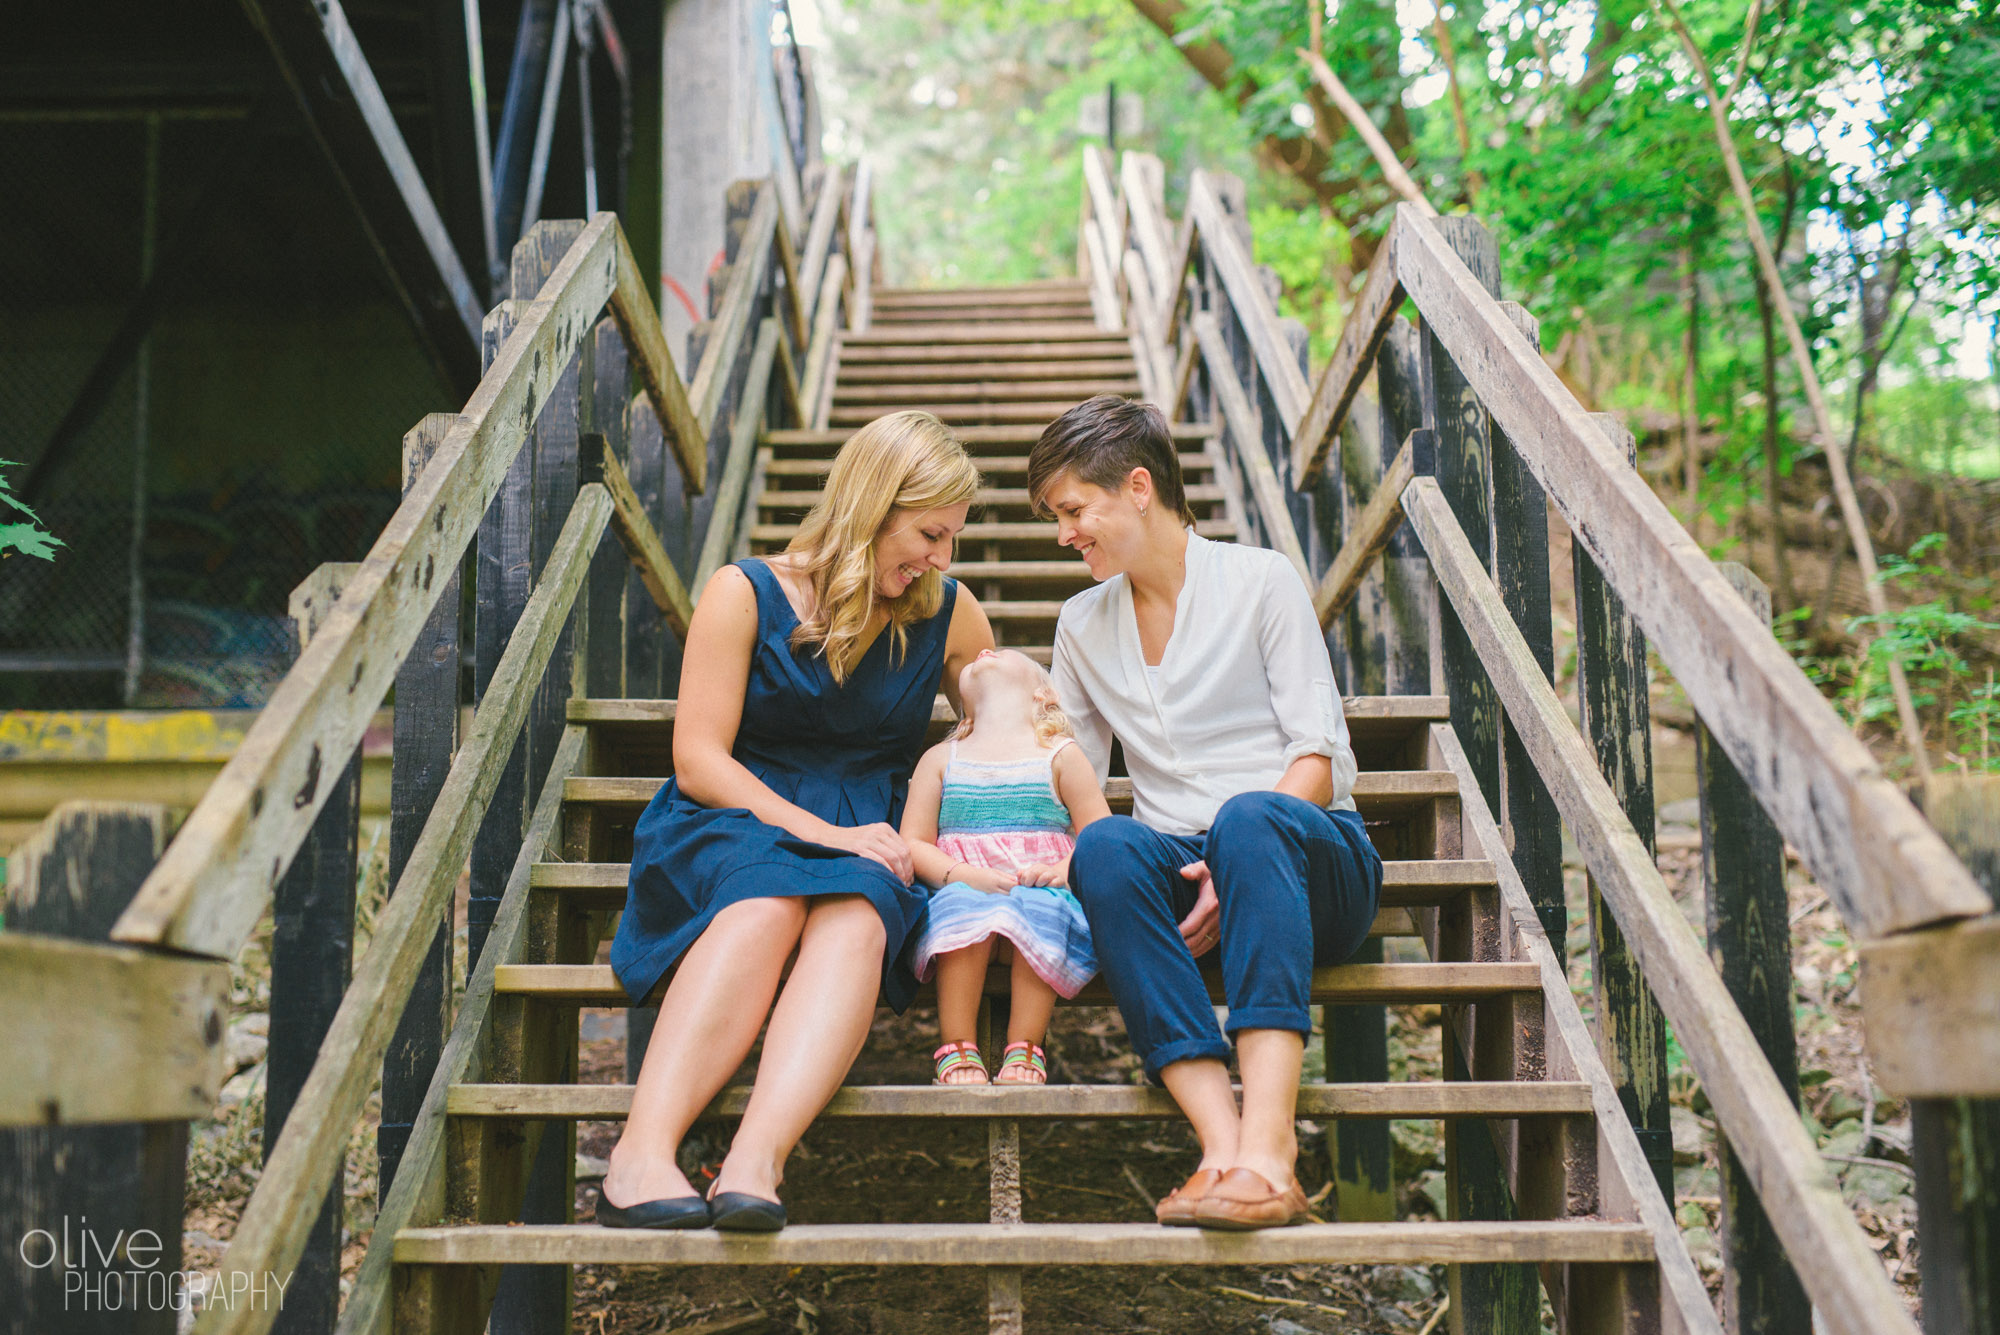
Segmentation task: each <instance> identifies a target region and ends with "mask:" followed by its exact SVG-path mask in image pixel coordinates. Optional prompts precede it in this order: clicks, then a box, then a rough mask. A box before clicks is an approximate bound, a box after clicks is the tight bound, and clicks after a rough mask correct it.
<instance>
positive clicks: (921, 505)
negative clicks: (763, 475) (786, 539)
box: [785, 411, 979, 683]
mask: <svg viewBox="0 0 2000 1335" xmlns="http://www.w3.org/2000/svg"><path fill="white" fill-rule="evenodd" d="M978 491H979V470H978V468H976V467H974V465H973V462H972V456H970V455H969V454H967V453H966V452H965V446H964V445H963V444H961V443H960V442H959V439H958V437H957V436H954V435H953V434H952V433H951V429H950V428H949V427H947V426H945V424H944V423H943V422H941V421H939V420H938V419H937V418H936V417H934V416H932V415H931V414H930V413H926V412H915V411H909V412H898V413H888V414H886V415H884V416H881V417H878V418H876V419H875V420H874V421H872V422H870V423H869V424H868V425H866V426H864V427H862V428H861V429H860V430H859V431H857V432H855V433H854V434H853V435H852V436H850V437H849V438H848V441H847V443H846V444H845V445H843V446H841V447H840V453H839V454H837V455H835V456H834V459H833V467H832V469H831V470H830V471H829V472H828V473H827V476H826V488H825V490H823V491H822V492H820V496H819V500H818V501H816V502H814V504H813V508H812V510H811V512H810V513H808V514H807V515H806V517H805V522H804V523H802V524H800V525H799V531H798V533H797V535H796V536H794V537H793V539H792V540H791V542H790V543H789V544H788V545H787V546H786V548H785V552H786V554H787V555H789V556H793V557H796V558H797V561H798V564H797V567H796V568H797V569H798V571H799V572H800V573H801V574H803V575H804V576H805V577H806V580H807V582H808V583H810V584H811V585H812V591H813V599H812V614H811V615H810V616H808V617H807V618H805V619H804V620H803V621H801V622H800V623H799V628H798V629H797V630H795V631H793V632H792V639H791V643H792V648H793V649H794V650H795V651H798V652H808V651H809V652H814V653H819V654H822V655H824V656H825V658H826V665H827V669H828V670H829V671H830V672H832V674H833V679H834V681H835V682H836V683H845V682H846V680H847V677H848V674H849V673H850V672H852V671H853V670H854V668H855V665H856V664H858V663H859V662H860V661H861V655H862V653H863V651H864V650H865V649H866V647H867V646H866V645H865V644H864V643H863V640H862V637H863V635H865V634H866V633H867V630H868V623H869V621H870V619H871V618H873V617H874V615H875V612H876V609H877V607H878V606H880V605H883V604H886V606H887V608H888V612H889V625H888V633H889V634H890V636H891V637H892V639H891V645H892V647H893V649H894V650H895V652H896V653H898V654H901V653H904V652H907V651H908V648H909V629H908V628H909V626H910V625H911V624H912V623H913V622H918V621H922V620H923V619H925V618H926V617H930V616H935V615H936V614H937V610H938V608H939V607H941V606H942V605H943V603H944V576H943V575H941V574H939V573H938V572H937V571H935V570H929V569H926V570H925V571H924V573H923V574H922V575H920V576H918V577H917V579H916V580H915V581H914V582H913V583H912V584H911V585H910V587H909V588H907V589H905V590H903V592H902V593H900V594H898V595H897V596H896V597H894V598H890V599H884V598H883V597H882V595H881V594H879V593H877V592H876V590H875V539H876V537H877V535H879V534H880V533H881V531H882V526H883V525H884V524H885V523H887V522H888V519H889V516H890V514H891V513H892V512H894V511H896V510H898V509H901V510H911V511H922V510H937V509H941V508H943V507H945V506H948V505H961V504H965V503H967V502H969V501H971V500H972V499H973V498H974V496H975V495H977V493H978Z"/></svg>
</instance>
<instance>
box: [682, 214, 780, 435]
mask: <svg viewBox="0 0 2000 1335" xmlns="http://www.w3.org/2000/svg"><path fill="white" fill-rule="evenodd" d="M777 230H778V194H777V191H776V190H774V189H773V188H772V187H771V185H770V184H769V183H768V182H766V183H765V184H764V185H763V186H761V187H759V189H758V191H757V202H756V203H755V204H754V205H752V206H751V209H750V220H749V222H748V224H747V225H746V226H745V227H744V229H743V239H742V241H741V242H740V243H739V244H738V246H737V249H736V264H735V266H734V267H733V268H731V270H730V272H729V286H728V287H726V288H724V289H723V293H722V305H721V306H720V307H719V308H718V309H717V310H716V313H715V320H714V323H713V326H712V328H711V330H710V332H709V336H708V342H707V344H706V345H704V346H703V348H702V351H701V361H700V362H699V363H698V364H697V366H696V368H695V373H694V383H693V384H692V385H691V386H689V387H688V398H689V399H690V400H692V401H693V403H694V415H695V420H696V421H698V422H699V423H700V424H701V429H702V439H703V440H704V441H706V440H707V439H708V438H709V437H710V436H712V435H713V434H714V433H715V424H716V420H717V416H718V414H720V412H721V411H722V404H723V401H724V400H725V399H726V398H727V397H728V391H729V381H730V377H731V376H732V375H733V374H734V373H735V370H736V359H737V356H738V354H739V353H741V352H742V350H743V340H744V338H745V337H746V336H747V335H748V331H749V328H750V308H751V307H752V306H753V305H755V304H756V301H757V294H758V293H759V292H760V291H761V290H762V289H763V286H764V274H765V272H766V271H767V270H768V269H769V268H770V264H771V247H772V244H773V239H774V238H775V237H776V235H777Z"/></svg>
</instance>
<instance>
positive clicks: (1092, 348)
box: [840, 330, 1132, 375]
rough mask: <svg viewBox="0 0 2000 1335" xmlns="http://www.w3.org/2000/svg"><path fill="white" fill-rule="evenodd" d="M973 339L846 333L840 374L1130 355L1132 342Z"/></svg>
mask: <svg viewBox="0 0 2000 1335" xmlns="http://www.w3.org/2000/svg"><path fill="white" fill-rule="evenodd" d="M971 332H972V333H973V334H974V335H975V336H976V341H964V340H942V339H932V340H929V341H927V342H925V343H922V344H903V343H881V344H876V343H855V342H849V341H846V340H851V339H855V338H858V337H860V335H855V334H849V335H847V336H846V338H845V339H844V340H843V341H842V343H841V348H840V374H841V375H845V374H847V368H848V367H850V366H875V365H897V364H900V365H905V366H923V365H936V364H939V363H953V362H967V361H1023V362H1037V361H1059V360H1069V359H1075V358H1093V357H1120V356H1123V357H1130V356H1131V355H1132V344H1131V343H1130V342H1129V341H1128V340H1127V338H1126V336H1125V335H1123V334H1101V333H1098V332H1096V331H1094V330H1093V331H1092V332H1091V333H1089V334H1087V335H1080V336H1078V337H1074V338H1067V337H1066V338H1048V339H1030V340H1027V341H1026V342H1019V343H1014V342H1002V341H999V340H998V339H997V338H995V337H994V336H993V335H991V334H990V333H988V332H986V331H971Z"/></svg>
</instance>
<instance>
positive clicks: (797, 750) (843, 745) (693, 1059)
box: [597, 412, 993, 1231]
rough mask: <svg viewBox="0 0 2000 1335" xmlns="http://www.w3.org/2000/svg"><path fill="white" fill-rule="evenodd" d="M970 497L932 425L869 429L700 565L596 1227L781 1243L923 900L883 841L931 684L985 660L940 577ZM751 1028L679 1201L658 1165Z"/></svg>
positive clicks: (895, 998) (892, 990)
mask: <svg viewBox="0 0 2000 1335" xmlns="http://www.w3.org/2000/svg"><path fill="white" fill-rule="evenodd" d="M978 488H979V473H978V470H977V469H976V468H975V467H974V466H973V463H972V460H971V458H970V457H969V456H968V455H967V454H966V452H965V447H964V446H963V445H961V444H960V443H959V442H958V440H957V439H956V438H955V437H954V436H953V435H952V434H951V432H950V431H949V430H948V429H947V428H946V427H945V425H944V424H943V423H942V422H940V421H939V420H938V419H937V418H936V417H934V416H932V415H931V414H929V413H923V412H899V413H891V414H889V415H887V416H885V417H881V418H878V419H876V420H875V421H873V422H871V423H869V424H868V425H867V426H865V427H863V428H861V430H859V431H858V432H856V433H855V434H854V436H853V438H852V439H850V440H849V441H848V442H847V444H846V445H844V446H842V447H841V450H840V453H839V455H838V456H836V458H835V459H834V462H833V467H832V469H831V471H830V472H829V473H828V475H827V481H826V488H825V491H824V492H823V493H822V494H821V496H820V498H819V500H818V502H817V503H816V504H815V505H814V506H813V509H812V512H811V513H810V514H809V515H808V516H807V517H806V520H805V523H804V524H803V525H802V526H801V527H800V529H799V532H798V535H797V536H796V537H794V538H793V539H792V542H791V544H790V545H789V546H788V547H787V548H786V550H785V552H784V553H783V554H782V555H780V556H775V557H771V558H768V559H751V560H745V561H739V562H737V563H736V564H734V565H730V566H725V567H723V568H722V569H721V570H719V571H717V572H716V574H715V576H714V578H713V579H711V580H710V581H709V583H708V587H707V588H706V589H704V590H703V592H702V596H701V600H700V602H699V603H698V604H697V605H696V608H695V614H694V619H693V622H692V624H690V625H689V627H688V633H687V643H686V652H685V654H684V655H683V659H682V661H683V667H682V669H681V689H680V701H679V705H678V708H677V711H676V718H675V726H674V777H673V779H672V781H671V782H669V783H668V784H667V785H666V786H665V787H664V788H662V789H661V790H660V792H659V794H658V795H657V796H655V797H654V799H653V801H652V802H651V804H649V805H648V806H647V808H646V810H645V812H644V814H643V815H641V816H640V818H639V823H638V827H637V829H636V830H635V832H634V835H633V850H632V870H631V879H630V884H629V888H628V890H627V896H626V906H625V912H624V915H623V917H622V918H621V920H620V922H619V925H618V935H617V939H616V940H615V941H614V942H613V943H612V947H611V963H612V967H613V968H614V969H615V970H616V971H617V974H618V978H619V981H620V982H621V983H622V984H623V985H624V987H625V989H626V992H627V993H628V995H629V996H630V997H631V999H632V1003H633V1004H634V1005H638V1004H640V1003H641V1002H643V1001H644V1000H645V998H646V997H647V996H648V995H649V994H650V993H651V992H652V991H653V989H654V987H655V986H656V985H657V984H658V983H659V981H660V979H661V978H662V977H663V976H664V975H665V974H666V973H667V972H668V970H670V969H672V970H674V975H673V979H672V981H671V983H670V984H669V985H668V987H667V990H666V996H665V998H664V999H663V1000H662V1001H661V1003H660V1015H659V1019H658V1021H657V1022H656V1024H655V1026H654V1029H653V1037H652V1041H651V1043H650V1045H649V1046H648V1049H647V1052H646V1059H645V1063H644V1066H643V1067H642V1069H641V1070H640V1073H639V1082H638V1087H637V1088H636V1090H634V1092H633V1096H632V1111H631V1114H630V1116H629V1117H628V1119H627V1121H626V1124H625V1132H624V1135H623V1136H621V1137H620V1139H619V1141H618V1146H617V1148H616V1149H614V1150H613V1151H612V1154H611V1165H610V1171H609V1172H608V1173H607V1175H606V1176H605V1179H604V1189H603V1194H602V1196H601V1197H600V1199H599V1203H598V1209H597V1218H598V1222H599V1223H601V1224H607V1225H611V1226H614V1227H627V1228H701V1227H706V1226H709V1225H711V1224H712V1225H713V1226H714V1227H717V1228H723V1229H737V1230H745V1231H768V1230H771V1229H776V1228H781V1227H783V1225H784V1220H785V1212H784V1207H783V1206H782V1205H781V1204H779V1202H778V1200H777V1194H778V1185H779V1183H780V1182H781V1181H782V1180H783V1177H784V1164H785V1159H786V1157H787V1156H788V1155H789V1154H790V1153H791V1150H792V1147H793V1146H794V1145H795V1144H797V1143H798V1139H799V1137H800V1136H801V1135H802V1134H804V1132H805V1129H806V1127H807V1126H809V1125H810V1124H811V1123H812V1119H813V1118H814V1117H815V1116H817V1115H818V1114H819V1111H820V1109H822V1108H823V1107H825V1106H826V1102H827V1100H828V1099H829V1098H831V1097H832V1096H833V1093H834V1091H835V1090H836V1089H838V1088H839V1086H840V1082H841V1080H842V1079H843V1078H845V1076H846V1074H847V1069H848V1067H849V1066H851V1065H852V1064H853V1062H854V1058H855V1057H856V1056H857V1055H858V1054H859V1053H860V1051H861V1045H862V1042H863V1040H865V1039H866V1038H867V1035H868V1027H869V1023H870V1021H871V1020H872V1018H873V1016H874V1013H875V1005H876V1000H877V997H878V994H879V996H880V997H881V998H882V999H884V1000H886V1001H888V1002H889V1004H890V1005H892V1006H894V1007H895V1008H896V1009H897V1010H899V1011H900V1010H902V1009H903V1008H904V1007H906V1006H908V1005H909V1003H910V1000H911V998H912V997H913V996H914V994H915V991H916V979H915V977H914V976H913V975H912V974H911V973H910V970H909V966H908V963H907V959H906V952H905V947H906V945H908V943H909V941H910V938H911V937H912V935H913V934H914V932H915V930H916V928H917V926H918V925H919V923H920V922H921V921H922V917H923V908H924V903H925V892H924V889H923V887H922V886H921V885H917V884H913V883H912V873H911V864H910V850H909V846H908V845H907V844H906V843H904V841H903V839H902V836H901V835H900V834H898V833H897V825H898V822H899V821H900V819H901V816H902V806H903V799H904V797H905V795H906V793H907V792H908V787H909V779H910V771H911V769H912V767H913V766H914V764H915V762H916V759H917V755H918V753H919V752H920V751H921V750H922V749H923V744H924V735H925V732H926V730H927V728H928V727H929V725H930V721H931V712H932V702H933V701H934V700H935V699H936V697H937V693H938V690H939V687H940V685H942V686H943V688H944V690H945V691H946V692H947V693H948V694H950V695H951V696H952V703H953V705H954V706H956V705H957V703H958V701H957V698H956V692H957V683H958V675H959V672H960V670H961V669H962V668H963V667H964V666H965V664H967V663H968V662H970V661H971V660H972V658H973V657H974V656H976V655H977V654H978V653H979V652H980V651H981V650H983V649H990V648H992V646H993V631H992V628H991V626H990V625H989V624H988V623H987V620H986V614H985V613H984V612H982V611H981V610H980V608H979V604H978V602H977V600H976V599H974V598H973V596H972V595H971V594H970V593H969V592H967V591H966V590H964V589H962V588H960V587H959V586H958V584H957V583H956V582H955V581H953V580H951V579H948V578H946V577H945V576H944V574H943V571H944V570H945V568H946V567H947V566H949V565H950V564H951V557H952V547H953V543H954V540H955V539H956V537H957V534H958V532H959V530H960V529H962V528H964V527H965V522H966V515H967V513H968V510H969V508H970V506H971V503H972V501H973V498H974V495H975V493H976V492H977V491H978ZM795 952H796V957H795V958H794V954H795ZM787 960H790V961H791V970H790V973H789V975H786V974H785V968H786V963H787ZM781 976H782V977H783V987H782V988H780V986H779V984H780V979H781ZM774 998H775V1002H776V1004H775V1007H774V1005H773V999H774ZM767 1015H768V1016H769V1018H770V1027H769V1030H768V1031H767V1032H766V1034H765V1037H764V1050H763V1055H762V1058H761V1060H760V1062H759V1065H758V1070H757V1079H756V1083H755V1086H754V1088H753V1089H752V1091H751V1095H750V1101H749V1104H748V1106H747V1107H746V1108H745V1109H744V1113H743V1120H742V1124H741V1126H740V1127H739V1128H738V1130H737V1133H736V1137H735V1140H734V1141H733V1142H732V1143H731V1145H730V1149H729V1154H728V1156H727V1157H726V1158H725V1159H724V1160H723V1161H722V1166H721V1169H720V1171H719V1172H718V1174H717V1175H716V1179H715V1182H714V1185H713V1188H712V1190H711V1192H710V1199H704V1198H703V1197H702V1195H700V1194H699V1193H697V1192H696V1190H695V1188H694V1187H693V1186H692V1185H691V1184H690V1183H689V1181H688V1179H687V1177H686V1175H685V1174H683V1173H682V1172H681V1169H680V1167H679V1165H678V1164H677V1163H676V1162H675V1156H676V1153H677V1151H678V1150H679V1148H680V1144H681V1140H682V1137H684V1136H685V1135H686V1134H687V1131H688V1128H689V1127H690V1126H692V1125H693V1124H694V1120H695V1118H696V1117H697V1116H698V1115H699V1114H700V1112H701V1111H702V1109H703V1108H705V1107H706V1106H707V1105H708V1103H709V1101H710V1100H711V1099H713V1098H714V1097H715V1096H716V1094H717V1093H718V1092H720V1090H721V1089H722V1086H723V1083H724V1082H725V1081H726V1080H728V1079H729V1077H730V1075H731V1074H732V1073H733V1072H734V1071H735V1070H736V1068H737V1067H738V1066H739V1065H740V1064H741V1063H742V1062H743V1060H744V1058H745V1057H747V1056H748V1055H749V1052H750V1048H751V1045H752V1044H753V1043H754V1042H755V1041H756V1038H757V1033H758V1030H759V1029H761V1028H763V1027H764V1022H765V1017H766V1016H767Z"/></svg>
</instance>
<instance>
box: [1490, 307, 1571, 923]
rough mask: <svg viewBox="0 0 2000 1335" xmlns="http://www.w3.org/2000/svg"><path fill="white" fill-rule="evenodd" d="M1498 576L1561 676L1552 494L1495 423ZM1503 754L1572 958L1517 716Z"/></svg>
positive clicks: (1512, 803)
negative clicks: (1552, 602)
mask: <svg viewBox="0 0 2000 1335" xmlns="http://www.w3.org/2000/svg"><path fill="white" fill-rule="evenodd" d="M1501 309H1503V310H1504V311H1506V313H1507V317H1508V319H1510V320H1512V321H1513V323H1514V327H1515V328H1516V329H1518V330H1520V331H1521V333H1522V334H1523V335H1525V336H1526V337H1527V340H1528V342H1529V343H1531V344H1533V345H1534V346H1535V347H1537V348H1539V347H1540V346H1541V328H1540V326H1539V325H1538V324H1537V322H1536V320H1535V317H1534V316H1532V315H1530V314H1528V312H1527V311H1525V310H1523V309H1522V308H1521V307H1520V306H1519V305H1517V304H1515V303H1514V302H1511V301H1506V302H1502V303H1501ZM1493 577H1494V582H1495V583H1497V584H1498V585H1499V587H1500V597H1501V600H1502V601H1503V602H1504V603H1505V604H1506V605H1507V614H1508V615H1509V616H1511V617H1513V619H1514V624H1515V625H1516V626H1518V627H1520V630H1521V637H1522V638H1523V639H1525V640H1526V641H1527V642H1528V648H1529V649H1530V650H1532V651H1533V653H1534V655H1535V665H1536V666H1537V667H1539V668H1540V669H1541V670H1542V675H1543V676H1544V677H1546V678H1548V679H1549V680H1550V681H1554V680H1555V675H1556V642H1555V628H1554V625H1553V623H1552V620H1551V615H1550V609H1549V501H1548V496H1547V495H1546V493H1544V492H1543V491H1542V484H1541V483H1539V482H1537V481H1536V480H1535V476H1534V474H1532V473H1530V472H1529V471H1528V466H1527V465H1526V464H1525V463H1523V462H1522V461H1521V455H1520V452H1519V451H1517V450H1516V449H1515V448H1514V442H1513V440H1511V439H1510V438H1509V437H1508V435H1507V433H1506V432H1505V431H1503V430H1501V429H1500V428H1499V427H1498V426H1497V425H1496V426H1495V427H1494V429H1493ZM1501 729H1502V730H1501V761H1502V768H1503V770H1504V774H1505V787H1506V789H1507V810H1506V814H1505V829H1506V832H1507V834H1508V836H1509V841H1510V843H1511V844H1512V847H1513V850H1514V852H1513V860H1514V868H1515V870H1517V871H1519V872H1520V873H1521V880H1522V881H1523V882H1524V883H1525V884H1526V885H1527V887H1528V894H1529V895H1530V896H1532V897H1533V899H1534V901H1535V916H1536V917H1537V918H1538V919H1540V920H1541V924H1542V930H1543V931H1544V932H1546V933H1547V934H1548V938H1549V945H1550V947H1551V948H1552V949H1553V950H1554V951H1555V953H1556V958H1557V959H1559V960H1567V959H1568V958H1569V956H1568V955H1567V954H1566V953H1565V949H1566V946H1565V943H1566V938H1567V937H1568V935H1569V908H1568V905H1567V903H1566V901H1565V900H1564V897H1563V870H1562V818H1561V817H1560V816H1558V815H1557V814H1556V804H1555V799H1553V798H1551V797H1550V796H1549V789H1548V785H1547V784H1545V783H1543V782H1542V777H1541V775H1539V774H1537V773H1536V772H1535V764H1534V762H1533V761H1532V760H1530V759H1529V758H1528V752H1527V750H1526V748H1524V747H1523V746H1522V745H1521V738H1520V736H1519V734H1517V733H1516V732H1515V731H1514V725H1513V723H1512V722H1510V721H1508V720H1507V719H1505V718H1503V719H1502V720H1501Z"/></svg>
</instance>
